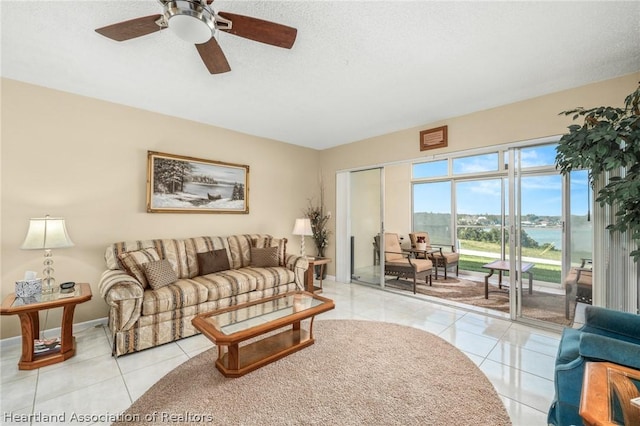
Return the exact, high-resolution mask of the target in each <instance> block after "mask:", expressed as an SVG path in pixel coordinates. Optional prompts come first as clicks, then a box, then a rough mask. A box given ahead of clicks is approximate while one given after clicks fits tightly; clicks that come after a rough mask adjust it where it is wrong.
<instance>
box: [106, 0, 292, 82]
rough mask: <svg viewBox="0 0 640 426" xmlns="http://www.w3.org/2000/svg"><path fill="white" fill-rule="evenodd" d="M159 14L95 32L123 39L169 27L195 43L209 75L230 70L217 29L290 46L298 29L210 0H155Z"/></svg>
mask: <svg viewBox="0 0 640 426" xmlns="http://www.w3.org/2000/svg"><path fill="white" fill-rule="evenodd" d="M158 1H159V2H160V4H161V5H162V9H163V11H162V14H158V15H151V16H144V17H142V18H136V19H131V20H129V21H124V22H119V23H117V24H113V25H108V26H106V27H102V28H98V29H97V30H96V32H97V33H99V34H102V35H103V36H105V37H108V38H110V39H112V40H116V41H125V40H130V39H132V38H136V37H140V36H143V35H147V34H151V33H153V32H156V31H160V30H163V29H165V28H171V30H173V31H174V32H175V33H176V34H177V35H178V36H179V37H181V38H183V39H184V40H186V41H189V42H191V43H194V44H195V45H196V49H197V50H198V53H199V54H200V57H201V58H202V61H203V62H204V64H205V66H206V67H207V69H208V70H209V72H210V73H211V74H221V73H224V72H228V71H231V67H230V66H229V62H227V58H226V57H225V55H224V53H223V52H222V49H221V48H220V45H219V44H218V42H217V41H216V39H215V37H214V35H215V31H216V30H220V31H224V32H227V33H230V34H233V35H237V36H239V37H244V38H248V39H250V40H254V41H259V42H261V43H266V44H270V45H272V46H277V47H283V48H285V49H291V47H292V46H293V43H294V42H295V40H296V35H297V33H298V30H296V29H295V28H292V27H288V26H286V25H282V24H276V23H274V22H269V21H264V20H262V19H258V18H252V17H249V16H244V15H237V14H235V13H229V12H215V11H214V10H213V8H212V7H211V6H210V5H211V3H213V0H173V1H170V0H158Z"/></svg>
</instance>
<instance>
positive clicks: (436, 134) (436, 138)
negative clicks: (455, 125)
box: [420, 126, 447, 151]
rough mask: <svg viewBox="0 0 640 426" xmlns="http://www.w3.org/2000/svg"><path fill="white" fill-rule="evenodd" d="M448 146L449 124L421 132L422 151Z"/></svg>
mask: <svg viewBox="0 0 640 426" xmlns="http://www.w3.org/2000/svg"><path fill="white" fill-rule="evenodd" d="M446 146H447V126H441V127H436V128H434V129H429V130H423V131H421V132H420V151H426V150H428V149H435V148H444V147H446Z"/></svg>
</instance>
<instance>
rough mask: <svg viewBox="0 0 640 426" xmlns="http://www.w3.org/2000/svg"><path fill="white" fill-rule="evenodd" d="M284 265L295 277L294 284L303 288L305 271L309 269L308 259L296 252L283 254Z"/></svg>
mask: <svg viewBox="0 0 640 426" xmlns="http://www.w3.org/2000/svg"><path fill="white" fill-rule="evenodd" d="M284 259H285V260H284V261H285V265H286V266H287V269H289V270H290V271H293V273H294V275H295V279H296V285H297V286H298V288H299V289H300V290H304V289H305V287H304V282H305V272H306V271H307V269H309V261H308V260H307V258H306V257H302V256H298V255H297V254H285V255H284Z"/></svg>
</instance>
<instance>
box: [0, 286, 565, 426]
mask: <svg viewBox="0 0 640 426" xmlns="http://www.w3.org/2000/svg"><path fill="white" fill-rule="evenodd" d="M323 290H324V291H323V295H324V296H326V297H329V298H331V299H333V300H334V301H335V304H336V309H334V310H333V311H330V312H327V313H325V314H322V315H321V316H319V317H318V318H317V319H316V320H317V321H320V320H322V319H363V320H376V321H386V322H393V323H399V324H404V325H408V326H411V327H416V328H419V329H423V330H426V331H428V332H431V333H434V334H436V335H438V336H440V337H442V338H443V339H445V340H447V341H448V342H450V343H451V344H453V345H454V346H456V347H457V348H458V349H460V350H461V351H463V352H464V353H465V354H467V356H468V357H469V358H470V359H471V360H472V361H473V362H474V363H476V364H477V365H478V367H479V368H480V369H481V370H482V371H483V372H484V374H486V376H487V377H488V378H489V380H490V381H491V383H493V385H494V387H495V389H496V390H497V392H498V394H499V395H500V397H501V398H502V401H503V402H504V405H505V407H506V409H507V411H508V413H509V415H510V416H511V419H512V421H513V424H514V425H524V426H536V425H546V412H547V409H548V408H549V405H550V403H551V400H552V398H553V394H554V388H553V363H554V357H555V354H556V350H557V348H558V343H559V338H560V335H559V333H558V332H556V331H550V330H545V329H539V328H534V327H530V326H526V325H522V324H518V323H512V322H511V321H509V320H507V319H506V318H496V317H490V316H486V315H483V314H482V313H478V312H473V311H467V310H464V309H458V308H452V307H447V306H443V305H441V304H438V303H432V302H429V301H425V300H420V299H417V298H414V297H413V295H411V294H407V293H404V294H396V293H390V292H386V291H381V290H378V289H375V288H371V287H367V286H363V285H357V284H344V283H337V282H334V281H328V280H325V281H324V289H323ZM5 320H10V318H9V317H4V318H3V321H5ZM15 320H16V321H17V318H15ZM75 335H76V339H77V354H76V356H75V357H73V358H70V359H69V360H67V361H65V362H63V363H60V364H55V365H51V366H48V367H44V368H41V369H39V370H34V371H19V370H18V369H17V361H18V358H19V356H20V349H21V348H20V345H19V344H17V343H19V342H17V341H16V342H15V343H16V344H6V343H7V342H2V343H3V345H2V347H1V349H2V350H1V354H0V369H1V382H0V383H1V388H0V392H1V395H0V396H1V398H0V399H1V402H0V405H1V407H0V408H1V409H0V413H1V415H2V418H0V424H4V425H10V424H20V425H24V424H29V422H26V423H25V422H24V421H22V422H18V421H12V418H11V417H10V416H9V414H8V413H14V414H15V415H26V414H30V413H33V414H35V415H34V416H32V417H33V421H32V422H31V424H33V425H37V424H44V423H47V421H51V420H52V419H51V418H48V419H47V418H44V417H41V418H38V417H37V415H40V416H43V415H54V414H62V413H65V414H64V415H65V417H64V422H58V424H62V423H64V424H71V423H74V420H75V424H85V425H88V424H109V423H110V422H109V421H108V419H105V418H101V417H100V415H102V416H104V415H105V414H113V413H118V412H121V411H123V410H125V409H126V408H127V407H129V405H130V404H131V403H132V402H133V401H134V400H136V399H137V398H138V397H139V396H141V395H142V394H143V393H144V392H145V391H146V390H147V389H148V388H149V387H150V386H151V385H152V384H153V383H155V382H156V381H157V380H158V379H160V378H161V377H162V376H164V375H165V374H166V373H168V372H169V371H171V370H172V369H173V368H175V367H176V366H178V365H179V364H181V363H183V362H184V361H186V360H187V359H189V358H191V357H193V356H195V355H197V354H198V353H200V352H202V351H204V350H206V349H208V348H210V347H211V346H212V344H211V343H210V342H209V340H207V339H206V338H205V337H203V336H201V335H198V336H194V337H190V338H187V339H183V340H181V341H179V342H176V343H171V344H167V345H163V346H160V347H157V348H153V349H149V350H146V351H143V352H140V353H136V354H131V355H127V356H123V357H120V358H117V359H116V358H113V357H112V356H111V350H110V344H109V339H108V337H107V330H106V328H105V327H103V326H97V327H87V326H85V327H84V329H83V325H82V324H78V325H77V330H76V331H75ZM47 337H51V336H47ZM13 340H16V339H13ZM12 343H13V342H12ZM72 413H76V415H77V416H80V415H83V416H85V418H80V417H76V418H71V416H72ZM13 420H20V419H17V418H14V419H13ZM59 420H62V418H60V419H59ZM53 423H55V422H53ZM338 423H339V422H338ZM47 424H50V423H47Z"/></svg>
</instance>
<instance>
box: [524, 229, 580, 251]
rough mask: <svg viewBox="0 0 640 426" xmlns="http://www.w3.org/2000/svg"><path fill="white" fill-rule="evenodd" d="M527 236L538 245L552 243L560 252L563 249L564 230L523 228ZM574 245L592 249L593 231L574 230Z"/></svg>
mask: <svg viewBox="0 0 640 426" xmlns="http://www.w3.org/2000/svg"><path fill="white" fill-rule="evenodd" d="M523 229H524V230H525V232H526V233H527V235H529V236H530V237H531V238H533V239H534V240H536V241H537V242H538V244H540V245H543V244H548V243H551V244H553V246H554V247H555V248H556V249H558V250H560V249H562V228H559V227H558V228H523ZM572 240H573V241H572V243H573V246H574V247H581V248H588V247H591V229H590V228H581V229H574V231H573V235H572Z"/></svg>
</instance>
